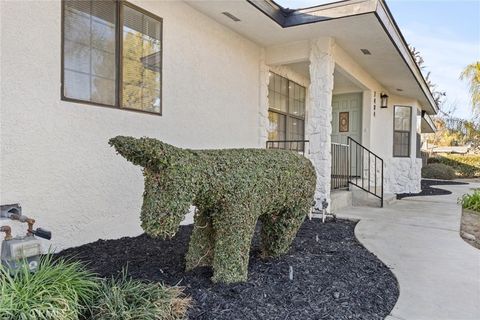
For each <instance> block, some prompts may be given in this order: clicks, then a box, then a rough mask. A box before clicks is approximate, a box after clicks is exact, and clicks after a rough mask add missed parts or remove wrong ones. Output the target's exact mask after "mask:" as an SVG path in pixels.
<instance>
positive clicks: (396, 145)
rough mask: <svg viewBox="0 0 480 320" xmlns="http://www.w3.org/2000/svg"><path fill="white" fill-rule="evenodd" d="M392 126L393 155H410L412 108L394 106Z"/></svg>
mask: <svg viewBox="0 0 480 320" xmlns="http://www.w3.org/2000/svg"><path fill="white" fill-rule="evenodd" d="M393 126H394V128H393V156H394V157H410V135H411V131H412V108H411V107H404V106H395V107H394V123H393Z"/></svg>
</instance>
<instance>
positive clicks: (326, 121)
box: [306, 38, 335, 205]
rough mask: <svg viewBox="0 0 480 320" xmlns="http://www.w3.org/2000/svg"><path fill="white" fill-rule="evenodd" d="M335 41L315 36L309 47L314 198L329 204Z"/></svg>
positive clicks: (309, 124) (308, 131)
mask: <svg viewBox="0 0 480 320" xmlns="http://www.w3.org/2000/svg"><path fill="white" fill-rule="evenodd" d="M333 47H334V41H333V39H331V38H322V39H316V40H313V41H312V42H311V47H310V87H309V105H310V109H309V110H308V111H309V112H308V120H307V121H308V123H307V127H306V131H307V132H306V133H307V139H309V140H310V155H309V158H310V160H311V161H312V163H313V165H314V166H315V169H316V172H317V189H316V192H315V199H317V198H318V199H320V201H323V199H327V201H328V203H329V205H330V184H331V158H332V155H331V134H332V124H331V121H332V91H333V80H334V79H333V72H334V69H335V60H334V57H333Z"/></svg>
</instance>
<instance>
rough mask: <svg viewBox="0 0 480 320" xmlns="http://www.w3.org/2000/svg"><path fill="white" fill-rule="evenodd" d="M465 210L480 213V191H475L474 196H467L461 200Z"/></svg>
mask: <svg viewBox="0 0 480 320" xmlns="http://www.w3.org/2000/svg"><path fill="white" fill-rule="evenodd" d="M459 202H460V204H461V205H462V207H463V208H464V209H468V210H473V211H476V212H479V213H480V190H479V189H477V190H475V191H474V192H473V193H472V194H465V195H463V197H461V198H460V200H459Z"/></svg>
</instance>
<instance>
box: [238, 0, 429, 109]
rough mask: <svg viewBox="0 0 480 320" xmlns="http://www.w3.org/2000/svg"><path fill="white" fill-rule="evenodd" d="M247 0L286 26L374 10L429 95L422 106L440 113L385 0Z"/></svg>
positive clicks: (413, 74)
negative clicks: (301, 4) (295, 1)
mask: <svg viewBox="0 0 480 320" xmlns="http://www.w3.org/2000/svg"><path fill="white" fill-rule="evenodd" d="M247 2H249V3H250V4H251V5H253V6H254V7H256V8H257V9H258V10H260V11H261V12H263V13H264V14H265V15H266V16H267V17H269V18H270V19H272V20H273V21H275V22H276V23H277V24H278V25H279V26H280V27H282V28H289V27H295V26H299V25H304V24H309V23H316V22H322V21H328V20H333V19H341V18H346V17H352V16H357V15H363V14H374V15H375V16H376V18H377V20H378V21H379V23H380V25H381V26H382V28H383V29H384V31H385V33H386V34H387V36H388V38H389V39H390V41H391V42H392V44H393V45H394V47H395V48H396V50H397V52H398V53H399V55H400V56H401V58H402V60H403V61H404V62H405V65H406V66H407V68H408V69H409V70H410V72H411V73H412V76H413V78H414V79H415V80H416V82H417V84H418V86H419V88H420V89H421V91H422V92H423V95H424V98H425V99H422V100H423V103H422V105H423V106H422V109H424V110H425V111H427V112H428V114H437V113H438V106H437V104H436V102H435V99H434V98H433V95H432V92H431V91H430V88H429V86H428V84H427V82H426V80H425V78H424V76H423V74H422V72H421V70H420V68H419V66H418V65H417V63H416V62H415V60H414V58H413V56H412V54H411V53H410V49H409V48H408V44H407V42H406V41H405V38H404V37H403V35H402V33H401V32H400V29H399V27H398V25H397V23H396V22H395V19H394V18H393V15H392V13H391V12H390V9H389V8H388V6H387V4H386V3H385V1H384V0H344V1H339V2H335V3H328V4H323V5H319V6H314V7H309V8H303V9H297V10H291V9H285V8H283V7H281V6H280V5H278V4H277V3H276V2H275V1H273V0H247Z"/></svg>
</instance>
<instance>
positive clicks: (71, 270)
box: [0, 255, 97, 320]
mask: <svg viewBox="0 0 480 320" xmlns="http://www.w3.org/2000/svg"><path fill="white" fill-rule="evenodd" d="M96 281H97V279H96V278H95V276H94V274H93V273H91V272H89V271H87V270H86V269H85V268H84V267H83V265H82V264H80V263H79V262H72V261H64V260H58V261H55V262H54V261H53V259H52V256H51V255H47V256H44V257H42V259H41V261H40V264H39V268H38V271H37V272H36V273H31V272H30V270H29V269H28V268H27V267H24V268H21V269H20V271H19V272H18V273H16V274H15V275H12V274H10V273H9V271H8V270H7V269H5V268H4V267H2V266H0V319H2V320H19V319H22V320H67V319H68V320H71V319H79V318H81V317H82V316H83V315H84V314H85V313H86V312H87V306H89V305H90V303H91V302H92V300H93V297H94V296H95V295H96V290H97V282H96Z"/></svg>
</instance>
